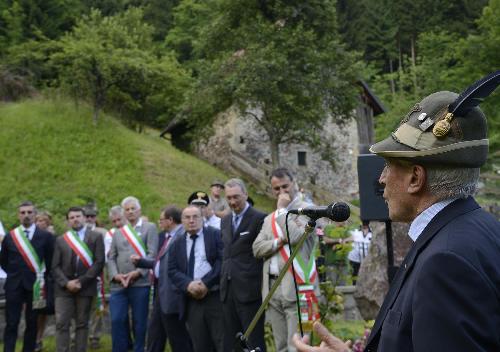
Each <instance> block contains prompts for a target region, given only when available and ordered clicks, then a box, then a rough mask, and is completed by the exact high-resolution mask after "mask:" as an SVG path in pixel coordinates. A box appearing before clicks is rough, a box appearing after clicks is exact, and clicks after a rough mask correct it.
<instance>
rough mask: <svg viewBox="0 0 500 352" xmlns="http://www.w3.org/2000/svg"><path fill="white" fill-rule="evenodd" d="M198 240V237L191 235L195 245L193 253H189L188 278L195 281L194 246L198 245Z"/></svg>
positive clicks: (192, 249)
mask: <svg viewBox="0 0 500 352" xmlns="http://www.w3.org/2000/svg"><path fill="white" fill-rule="evenodd" d="M196 238H198V235H191V239H192V240H193V244H192V246H191V252H190V253H189V260H188V276H189V277H191V278H193V279H194V245H195V244H196Z"/></svg>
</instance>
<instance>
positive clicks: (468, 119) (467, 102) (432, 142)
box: [370, 71, 500, 168]
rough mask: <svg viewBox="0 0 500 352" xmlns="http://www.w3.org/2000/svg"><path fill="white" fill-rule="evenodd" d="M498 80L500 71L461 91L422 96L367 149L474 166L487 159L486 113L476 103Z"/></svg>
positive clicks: (426, 161) (436, 162)
mask: <svg viewBox="0 0 500 352" xmlns="http://www.w3.org/2000/svg"><path fill="white" fill-rule="evenodd" d="M499 84H500V71H497V72H495V73H492V74H490V75H488V76H486V77H484V78H483V79H481V80H479V81H477V82H476V83H474V84H473V85H471V86H470V87H469V88H467V89H466V90H464V91H463V92H462V93H461V94H460V95H459V94H456V93H452V92H447V91H442V92H437V93H433V94H431V95H429V96H427V97H425V98H424V99H423V100H422V101H421V102H420V103H417V104H415V106H414V107H413V108H412V109H411V110H410V112H409V113H408V114H407V115H406V116H405V117H404V118H403V120H402V121H401V123H400V124H399V127H398V128H397V129H396V130H395V131H394V132H393V133H392V134H391V136H389V137H388V138H386V139H384V140H383V141H381V142H379V143H376V144H374V145H372V146H371V148H370V151H371V152H372V153H375V154H377V155H380V156H382V157H387V158H403V159H408V161H414V162H415V163H424V164H434V165H442V166H455V167H465V168H473V167H480V166H482V165H483V164H484V163H485V162H486V157H487V155H488V139H487V131H488V128H487V124H486V117H485V115H484V114H483V112H482V111H481V109H480V108H479V107H478V105H479V104H480V103H481V102H482V101H483V99H484V98H486V97H488V96H489V95H490V94H491V93H492V92H493V91H494V90H495V88H496V87H497V86H498V85H499Z"/></svg>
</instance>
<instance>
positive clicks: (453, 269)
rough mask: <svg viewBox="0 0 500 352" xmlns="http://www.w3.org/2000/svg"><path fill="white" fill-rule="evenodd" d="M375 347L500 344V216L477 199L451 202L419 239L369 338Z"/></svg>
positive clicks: (388, 350) (428, 351) (469, 349)
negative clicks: (497, 217) (491, 212)
mask: <svg viewBox="0 0 500 352" xmlns="http://www.w3.org/2000/svg"><path fill="white" fill-rule="evenodd" d="M377 348H378V349H377ZM377 350H378V351H380V352H399V351H418V352H434V351H436V352H437V351H440V352H441V351H464V352H473V351H500V224H499V222H498V221H497V220H495V219H494V218H493V217H492V216H491V215H490V214H488V213H486V212H485V211H483V210H482V209H481V208H480V207H479V205H477V203H476V202H475V201H474V199H472V198H468V199H461V200H457V201H455V202H453V203H451V204H450V205H448V206H447V207H446V208H444V209H443V210H442V211H441V212H439V213H438V214H437V215H436V216H435V217H434V218H433V219H432V221H431V222H430V223H429V224H428V225H427V227H426V228H425V230H424V231H423V232H422V234H421V235H420V237H418V239H417V241H416V242H415V243H414V244H413V246H412V248H411V249H410V251H409V253H408V254H407V256H406V258H405V260H404V261H403V263H402V265H401V267H400V269H399V271H398V272H397V274H396V276H395V278H394V281H393V284H392V285H391V288H390V290H389V293H388V294H387V296H386V298H385V301H384V304H383V305H382V308H381V309H380V312H379V315H378V317H377V320H376V322H375V325H374V327H373V329H372V333H371V335H370V337H369V339H368V343H367V347H366V349H365V351H377Z"/></svg>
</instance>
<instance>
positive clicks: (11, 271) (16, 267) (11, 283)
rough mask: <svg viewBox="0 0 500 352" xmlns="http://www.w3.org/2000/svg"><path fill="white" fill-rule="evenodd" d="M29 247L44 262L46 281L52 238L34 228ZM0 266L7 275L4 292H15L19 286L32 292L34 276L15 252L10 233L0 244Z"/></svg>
mask: <svg viewBox="0 0 500 352" xmlns="http://www.w3.org/2000/svg"><path fill="white" fill-rule="evenodd" d="M31 245H32V246H33V248H34V249H35V251H36V253H37V254H38V257H39V258H40V260H43V261H44V262H45V267H46V272H45V279H46V280H47V276H48V274H49V272H50V267H51V261H52V252H53V251H54V237H53V236H52V234H51V233H50V232H47V231H44V230H42V229H39V228H38V227H36V228H35V232H34V234H33V238H32V239H31ZM0 264H1V266H2V269H3V270H4V271H5V272H6V273H7V280H6V281H5V286H4V289H5V290H6V291H9V290H12V291H15V290H16V289H17V288H19V287H20V286H21V285H22V286H23V287H24V289H26V290H29V291H31V290H33V284H34V283H35V279H36V274H35V273H34V272H32V271H31V269H30V268H29V267H28V265H27V264H26V262H25V261H24V259H23V257H22V255H21V253H19V251H18V250H17V247H16V245H15V244H14V240H13V239H12V236H11V235H10V232H8V233H7V234H6V235H5V238H4V240H3V243H2V251H1V252H0Z"/></svg>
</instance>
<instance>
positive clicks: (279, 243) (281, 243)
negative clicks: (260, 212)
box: [278, 237, 288, 249]
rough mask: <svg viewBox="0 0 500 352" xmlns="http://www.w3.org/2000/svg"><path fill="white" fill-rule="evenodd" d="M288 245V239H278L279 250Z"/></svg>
mask: <svg viewBox="0 0 500 352" xmlns="http://www.w3.org/2000/svg"><path fill="white" fill-rule="evenodd" d="M287 243H288V240H287V238H286V237H278V249H279V248H281V247H283V246H284V245H285V244H287Z"/></svg>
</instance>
